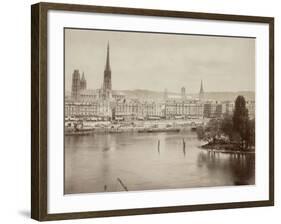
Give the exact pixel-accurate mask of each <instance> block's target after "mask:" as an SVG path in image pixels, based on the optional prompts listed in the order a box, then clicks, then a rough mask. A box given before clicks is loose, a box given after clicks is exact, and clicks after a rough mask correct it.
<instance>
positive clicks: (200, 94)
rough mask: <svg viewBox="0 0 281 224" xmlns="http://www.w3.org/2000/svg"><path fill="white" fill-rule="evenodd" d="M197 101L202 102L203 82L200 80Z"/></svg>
mask: <svg viewBox="0 0 281 224" xmlns="http://www.w3.org/2000/svg"><path fill="white" fill-rule="evenodd" d="M199 100H200V101H202V100H204V89H203V81H202V80H201V85H200V92H199Z"/></svg>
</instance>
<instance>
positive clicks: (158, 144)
mask: <svg viewBox="0 0 281 224" xmlns="http://www.w3.org/2000/svg"><path fill="white" fill-rule="evenodd" d="M158 154H160V140H159V139H158Z"/></svg>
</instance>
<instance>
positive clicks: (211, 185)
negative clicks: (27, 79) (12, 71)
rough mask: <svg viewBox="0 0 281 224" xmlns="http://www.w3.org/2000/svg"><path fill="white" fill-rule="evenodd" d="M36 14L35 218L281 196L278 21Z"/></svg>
mask: <svg viewBox="0 0 281 224" xmlns="http://www.w3.org/2000/svg"><path fill="white" fill-rule="evenodd" d="M31 8H32V15H31V16H32V24H31V26H32V33H31V39H32V49H31V57H32V66H31V71H32V72H31V73H32V74H31V76H32V83H31V86H32V94H31V95H32V96H31V99H32V108H31V109H32V130H31V131H32V148H31V150H32V164H31V165H32V166H31V171H32V173H31V175H32V194H31V195H32V200H31V201H32V206H31V207H32V208H31V216H32V218H34V219H36V220H39V221H45V220H58V219H76V218H90V217H106V216H123V215H138V214H153V213H168V212H186V211H198V210H212V209H225V208H243V207H258V206H272V205H273V204H274V18H271V17H257V16H241V15H222V14H209V13H201V12H200V13H195V12H183V11H162V10H152V9H136V8H115V7H103V6H89V5H70V4H56V3H38V4H35V5H32V7H31Z"/></svg>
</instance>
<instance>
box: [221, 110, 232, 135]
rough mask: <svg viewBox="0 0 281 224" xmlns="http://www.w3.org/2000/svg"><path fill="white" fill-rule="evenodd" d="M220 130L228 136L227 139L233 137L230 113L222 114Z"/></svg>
mask: <svg viewBox="0 0 281 224" xmlns="http://www.w3.org/2000/svg"><path fill="white" fill-rule="evenodd" d="M221 131H222V132H223V133H224V135H226V136H227V137H228V138H229V140H232V139H233V121H232V116H231V115H228V114H225V115H224V117H223V119H222V121H221Z"/></svg>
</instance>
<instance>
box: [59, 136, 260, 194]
mask: <svg viewBox="0 0 281 224" xmlns="http://www.w3.org/2000/svg"><path fill="white" fill-rule="evenodd" d="M184 142H185V143H184ZM184 144H185V147H184ZM202 144H204V143H203V142H201V141H199V140H198V139H197V135H196V133H195V132H192V131H184V132H180V133H175V132H166V133H116V134H93V135H89V136H65V185H64V187H65V189H64V191H65V194H73V193H92V192H104V191H108V192H116V191H124V190H125V189H126V188H127V189H128V190H129V191H138V190H153V189H175V188H189V187H212V186H231V185H249V184H255V157H254V155H244V156H234V155H229V154H223V153H217V154H215V155H214V154H213V153H208V152H207V151H205V150H203V149H200V145H202Z"/></svg>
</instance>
